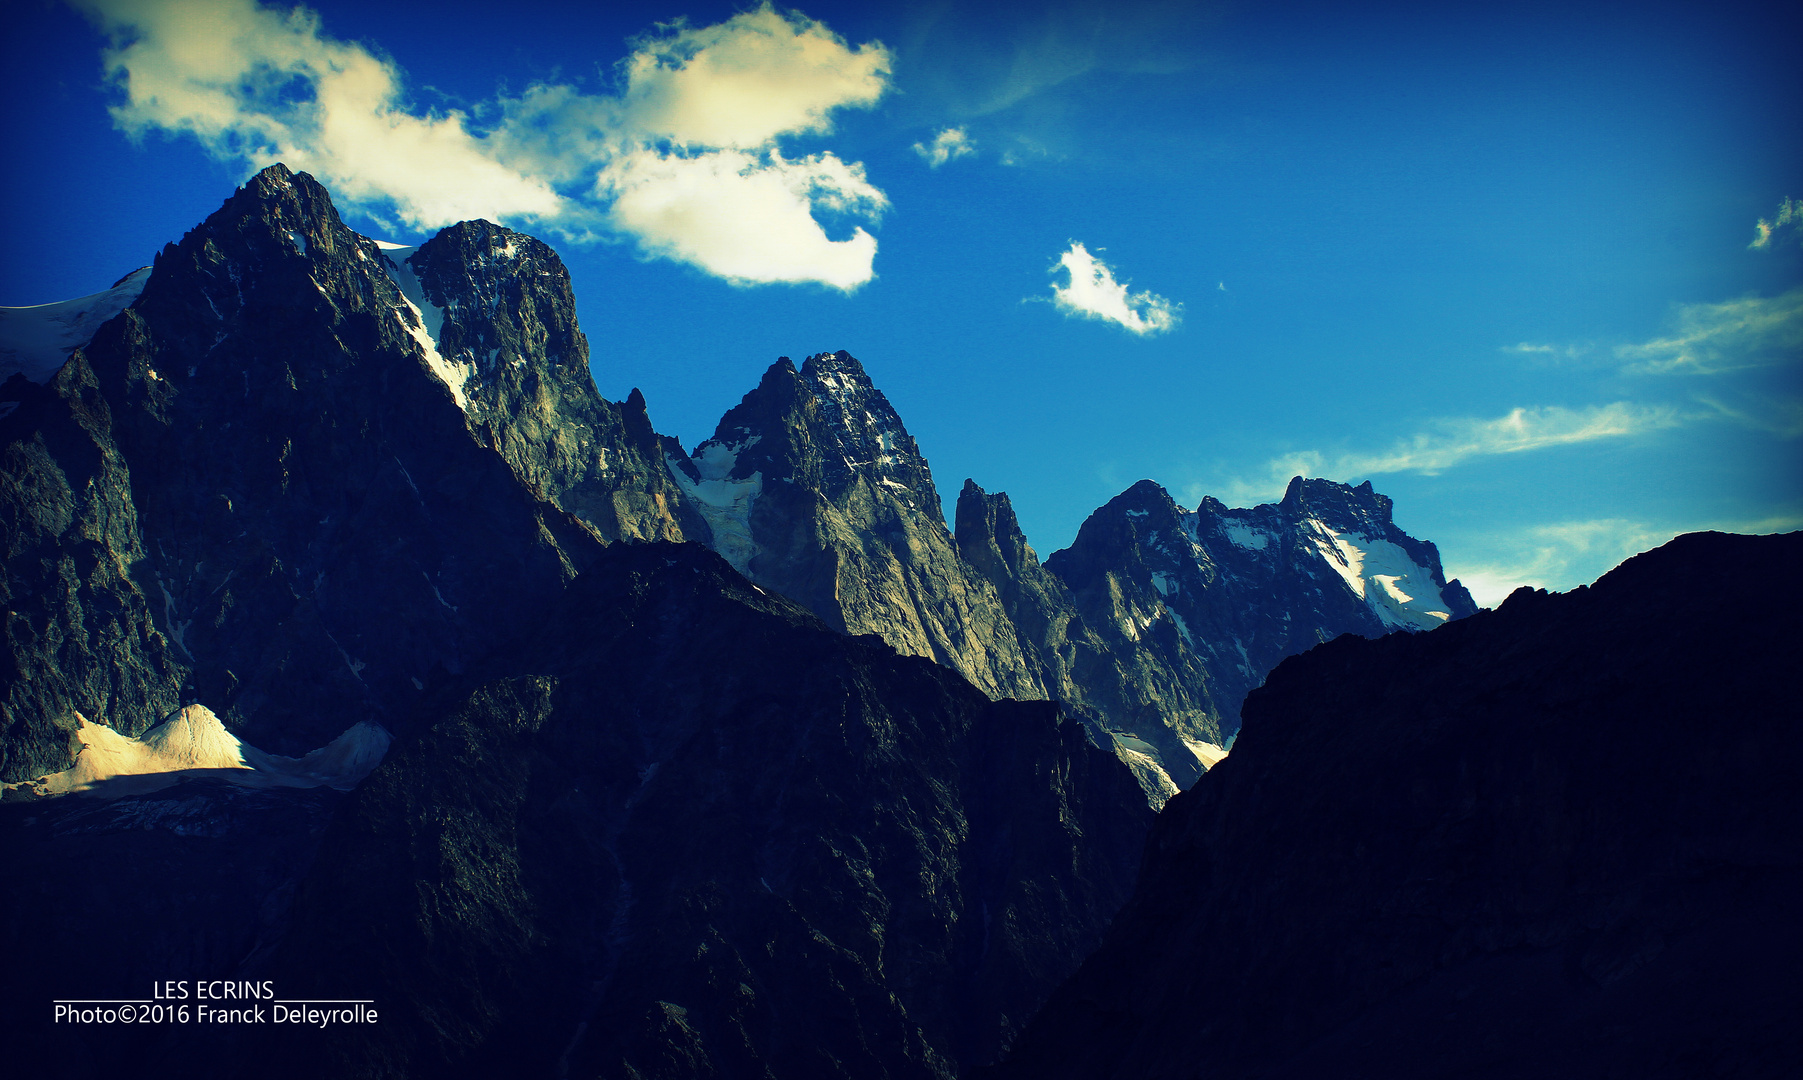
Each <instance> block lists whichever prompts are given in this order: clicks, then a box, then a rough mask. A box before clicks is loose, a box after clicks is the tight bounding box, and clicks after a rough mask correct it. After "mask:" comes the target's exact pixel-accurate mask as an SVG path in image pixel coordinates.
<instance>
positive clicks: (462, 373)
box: [376, 240, 476, 413]
mask: <svg viewBox="0 0 1803 1080" xmlns="http://www.w3.org/2000/svg"><path fill="white" fill-rule="evenodd" d="M376 246H377V247H379V248H381V249H382V252H383V254H384V255H385V256H386V258H384V260H383V266H384V267H385V268H386V269H387V270H388V276H389V278H390V279H392V280H393V281H394V284H395V287H396V288H398V289H400V290H401V300H402V302H404V303H405V304H406V305H407V309H408V310H407V312H405V313H403V312H402V311H400V310H399V309H396V311H395V313H394V317H395V318H396V319H397V320H399V322H400V324H401V327H402V329H404V330H406V331H407V333H409V334H411V335H412V336H413V340H414V341H417V342H419V347H420V349H421V351H422V352H424V353H425V357H426V366H427V367H429V368H431V369H432V374H434V375H437V376H438V377H439V379H440V380H441V381H443V382H444V384H445V386H446V387H448V388H449V389H450V391H451V396H452V397H453V398H456V399H457V407H458V408H459V409H462V410H463V411H464V412H466V413H467V412H469V408H470V407H469V400H468V399H467V398H466V397H464V393H463V388H464V387H465V386H466V385H468V383H469V381H470V379H472V378H474V377H475V374H476V365H474V364H472V363H470V362H468V361H466V360H460V361H455V362H453V361H450V360H446V359H445V358H444V357H443V356H441V355H439V352H438V342H439V340H440V337H441V335H442V334H443V332H444V309H443V308H441V307H438V306H436V305H434V304H433V303H432V302H431V301H430V300H427V299H426V290H425V287H424V286H422V285H421V284H420V283H419V275H418V274H415V273H414V272H413V266H412V264H410V263H409V262H408V260H409V259H411V258H413V256H414V253H415V252H417V251H419V248H417V247H407V246H406V245H404V244H390V243H388V242H386V241H383V240H377V241H376ZM409 313H410V314H412V316H413V318H412V319H408V318H407V314H409Z"/></svg>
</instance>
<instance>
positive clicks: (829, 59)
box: [74, 0, 891, 290]
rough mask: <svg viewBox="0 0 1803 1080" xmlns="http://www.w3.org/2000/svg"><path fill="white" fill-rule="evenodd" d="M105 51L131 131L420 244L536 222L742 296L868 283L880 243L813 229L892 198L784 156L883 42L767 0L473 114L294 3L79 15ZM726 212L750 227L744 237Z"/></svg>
mask: <svg viewBox="0 0 1803 1080" xmlns="http://www.w3.org/2000/svg"><path fill="white" fill-rule="evenodd" d="M74 2H75V3H76V4H77V6H78V7H80V8H81V9H82V10H83V11H84V12H85V13H86V14H87V16H88V17H89V18H90V20H91V21H93V22H94V23H95V24H96V25H97V26H98V27H100V29H101V30H102V31H103V32H104V33H105V34H106V35H107V37H108V45H107V47H106V49H105V50H104V54H103V55H104V59H105V64H106V70H107V73H108V77H109V79H110V80H111V81H112V82H113V83H114V84H115V86H116V87H117V88H118V89H119V90H120V91H121V92H122V94H123V101H122V102H121V103H120V104H118V105H117V106H115V107H114V109H113V116H114V119H115V122H116V123H117V124H118V125H119V126H120V127H121V128H122V129H123V130H125V131H127V132H128V133H131V134H134V135H138V136H141V135H143V134H144V133H146V132H149V131H163V132H169V133H176V134H187V135H191V136H193V137H194V138H196V139H197V140H199V141H200V143H201V145H203V146H204V147H206V149H207V150H208V152H210V153H211V154H212V155H213V156H215V157H217V158H219V159H221V160H226V161H232V162H240V163H243V164H245V165H248V166H250V167H253V168H255V167H261V166H263V165H267V164H269V163H271V162H274V161H284V162H286V163H287V164H288V165H289V166H291V167H293V168H296V169H302V170H305V171H307V172H311V173H313V174H314V175H316V176H318V177H319V178H320V179H321V180H322V181H324V182H325V183H326V184H327V185H328V186H330V187H331V188H332V190H333V194H334V195H335V196H336V197H338V198H339V199H340V200H342V201H343V202H344V203H345V204H347V205H349V206H352V207H355V208H358V209H362V210H364V211H365V212H367V213H371V214H372V215H383V214H388V213H392V214H393V215H394V216H396V217H398V218H399V219H400V220H401V221H403V222H405V223H406V224H407V225H408V226H410V227H412V228H415V229H429V228H435V227H437V226H441V225H445V224H449V223H451V222H454V221H459V220H463V219H466V218H472V217H489V218H497V219H503V220H514V221H519V220H522V219H524V220H531V221H537V222H541V223H547V224H549V225H550V226H551V227H552V228H553V229H555V230H557V231H560V232H563V233H564V234H565V235H568V236H571V237H577V238H582V237H592V236H593V235H594V233H595V230H597V229H600V230H603V231H605V230H608V229H611V230H612V231H615V232H617V233H621V234H624V235H626V236H629V237H632V238H634V239H636V240H637V241H638V242H639V243H640V245H641V247H642V249H643V250H644V251H645V252H646V253H647V254H649V255H652V256H657V257H666V258H672V259H679V260H683V261H687V262H690V263H692V264H694V265H696V266H698V267H700V268H701V269H703V270H705V271H707V272H709V273H713V274H718V275H720V276H721V277H724V278H726V279H727V280H729V281H732V282H734V283H736V284H752V283H763V282H798V281H817V282H822V283H825V284H828V285H831V286H834V287H836V288H840V289H845V290H850V289H854V288H856V287H857V286H858V285H860V284H862V283H864V282H866V281H868V280H870V278H871V277H872V275H873V259H874V257H875V253H876V241H875V239H874V238H873V237H872V236H871V235H870V234H869V233H868V232H867V231H866V230H865V229H863V228H862V227H858V228H856V229H855V230H853V231H852V233H851V235H850V236H849V237H847V238H845V239H839V240H834V239H830V238H829V237H828V236H827V234H826V232H825V230H824V229H823V228H822V226H821V225H820V223H819V221H818V220H817V214H825V215H850V216H852V217H855V218H859V219H861V220H863V221H866V222H868V221H870V220H873V219H874V218H875V217H876V216H877V215H879V214H880V213H881V211H882V210H883V209H884V208H885V207H886V206H887V205H888V200H887V199H886V198H885V197H884V195H883V193H882V192H880V191H878V190H877V189H876V188H875V187H873V186H872V185H871V184H870V182H869V181H868V179H867V178H866V177H865V176H864V173H863V169H862V167H861V166H860V165H858V164H856V163H848V162H843V161H841V160H840V159H839V158H837V157H836V156H834V155H833V154H831V153H830V152H828V153H817V154H814V155H811V156H809V157H806V158H802V159H799V160H790V159H788V158H785V157H784V156H783V154H782V153H781V150H780V144H781V140H783V139H784V138H786V137H790V136H794V135H800V134H815V135H819V134H824V133H828V132H830V131H831V129H832V116H833V113H834V112H835V111H836V110H839V109H845V108H865V107H869V106H870V105H873V104H874V103H876V101H877V100H879V99H880V98H881V97H882V96H883V95H884V94H885V93H886V92H887V90H888V88H889V85H890V83H889V76H890V68H891V58H890V54H889V52H888V50H887V49H886V48H885V47H884V46H883V45H882V44H881V43H880V42H870V43H866V44H864V45H861V46H857V47H853V46H851V45H849V44H847V43H846V42H845V40H844V39H842V38H841V37H839V36H838V35H837V34H835V33H833V32H832V31H831V30H830V29H828V28H827V27H826V26H825V25H824V24H821V23H818V22H815V21H813V20H810V19H808V18H807V17H806V16H803V15H800V14H799V13H793V12H778V11H777V10H776V9H774V8H773V7H771V6H770V5H769V4H768V3H765V4H764V5H762V6H760V7H758V8H756V9H754V10H751V11H744V12H740V13H739V14H737V15H734V16H733V17H732V18H730V19H727V20H726V21H724V22H721V23H718V24H716V25H712V26H705V27H691V26H689V25H688V24H687V23H685V22H682V21H680V20H679V21H677V22H673V23H666V24H662V25H660V26H658V27H657V28H656V30H655V31H653V32H651V33H649V34H646V35H644V36H643V37H641V38H639V39H637V40H635V41H634V42H633V43H632V52H631V54H630V55H629V56H628V57H627V58H626V59H625V60H624V61H622V62H621V63H620V64H619V65H618V72H619V78H620V84H621V85H620V89H619V92H618V93H614V94H585V93H583V92H582V91H580V90H579V89H578V88H576V87H574V86H571V85H568V84H539V85H535V86H532V87H530V88H528V89H527V90H526V91H525V92H524V93H522V94H520V95H518V96H514V97H503V98H497V99H496V100H495V101H493V102H490V103H487V104H485V105H484V106H483V107H482V108H481V109H479V110H477V111H478V112H479V113H481V114H482V115H484V116H494V117H498V120H496V121H495V122H493V123H491V124H488V125H487V126H486V128H484V127H483V126H482V125H480V124H478V122H477V121H476V120H475V119H474V118H473V117H472V115H471V114H469V113H465V112H462V111H458V110H446V111H435V110H431V109H420V108H417V107H415V106H413V105H412V104H411V103H410V102H409V100H408V98H407V95H406V89H405V79H404V76H403V75H402V73H401V72H400V70H399V69H398V68H397V67H396V66H395V65H394V64H393V63H392V61H390V60H388V59H386V58H383V57H380V56H378V55H376V54H374V53H372V52H371V51H370V50H368V49H366V48H365V47H363V46H362V45H359V44H355V43H349V42H342V41H337V40H334V39H332V38H330V37H328V36H327V35H326V34H325V33H324V32H323V30H322V28H321V24H320V20H319V17H318V16H317V15H316V14H314V13H313V12H311V11H309V10H307V9H306V8H295V9H293V10H292V11H283V10H279V9H276V8H273V7H265V6H263V5H261V4H259V3H258V2H257V0H167V2H163V3H143V2H138V0H74ZM741 214H755V215H758V220H757V221H755V222H748V221H746V220H743V219H742V218H741V217H740V215H741Z"/></svg>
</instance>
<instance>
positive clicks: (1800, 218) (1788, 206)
mask: <svg viewBox="0 0 1803 1080" xmlns="http://www.w3.org/2000/svg"><path fill="white" fill-rule="evenodd" d="M1798 227H1803V202H1798V201H1797V200H1796V199H1788V198H1787V199H1785V200H1784V201H1783V202H1781V203H1779V204H1778V212H1777V213H1776V214H1773V215H1772V220H1770V221H1767V220H1766V219H1765V218H1760V219H1759V220H1758V221H1756V222H1754V223H1753V242H1752V243H1751V244H1748V245H1747V246H1748V247H1750V248H1763V247H1770V246H1771V245H1772V238H1773V237H1775V236H1777V235H1778V234H1779V233H1780V232H1781V231H1782V232H1788V233H1789V234H1790V235H1792V236H1795V235H1796V234H1797V228H1798Z"/></svg>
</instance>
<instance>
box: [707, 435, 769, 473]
mask: <svg viewBox="0 0 1803 1080" xmlns="http://www.w3.org/2000/svg"><path fill="white" fill-rule="evenodd" d="M763 438H764V437H763V436H762V435H753V436H752V437H751V438H749V439H746V440H745V441H744V442H740V443H727V442H723V441H721V440H719V439H709V440H708V441H707V442H704V443H702V444H701V445H700V446H698V447H696V448H695V456H694V457H693V458H690V459H689V460H691V461H693V462H694V463H695V468H696V469H698V470H700V472H701V479H702V480H704V481H705V480H725V479H727V478H728V477H730V476H731V475H732V470H733V466H735V465H737V464H738V463H739V455H740V454H742V453H744V452H745V451H747V450H749V449H751V448H752V447H754V446H756V445H757V444H758V443H759V442H760V441H761V440H762V439H763Z"/></svg>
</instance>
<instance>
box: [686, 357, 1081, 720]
mask: <svg viewBox="0 0 1803 1080" xmlns="http://www.w3.org/2000/svg"><path fill="white" fill-rule="evenodd" d="M671 470H672V474H673V475H674V476H676V477H677V479H678V482H680V483H682V484H684V487H685V490H686V491H687V493H688V494H689V495H690V496H691V497H692V498H694V499H695V500H697V501H698V502H699V503H700V504H701V508H702V512H703V514H704V515H705V516H707V518H708V520H709V524H710V525H711V526H712V528H713V531H714V537H715V541H714V545H713V546H714V548H715V549H716V550H717V551H719V552H720V553H721V554H722V555H724V556H725V557H726V559H727V561H728V562H730V563H732V564H733V566H734V567H735V568H736V569H738V570H740V571H741V572H743V573H744V574H745V575H746V576H748V577H750V578H751V580H753V581H755V582H757V583H759V584H760V585H763V586H765V587H767V588H771V589H774V590H776V591H777V592H780V593H782V594H783V595H784V596H787V597H790V598H791V599H793V600H795V601H796V602H798V603H800V604H801V605H803V606H804V607H806V608H808V610H810V611H813V612H814V613H815V614H817V615H819V616H820V617H821V618H822V619H825V620H826V622H827V624H828V625H829V626H832V627H834V628H837V629H843V630H845V631H846V632H847V633H852V634H876V635H878V636H879V637H881V638H882V639H883V640H884V641H887V642H888V643H889V644H890V645H892V646H894V647H895V648H896V649H897V650H899V651H901V652H903V653H906V654H909V655H913V656H925V657H930V658H932V659H934V660H937V661H938V662H940V663H941V664H944V665H945V666H946V667H949V668H951V669H952V670H954V671H957V672H959V673H960V674H962V675H963V676H964V677H965V678H968V679H969V680H970V681H971V682H973V683H975V684H976V685H977V686H978V687H980V688H982V689H983V690H985V691H986V692H988V693H989V694H991V695H992V696H996V697H1017V698H1037V699H1042V700H1043V699H1045V698H1046V697H1047V696H1048V694H1047V692H1046V688H1045V686H1044V684H1043V683H1042V682H1041V680H1040V679H1039V677H1038V672H1037V670H1036V669H1035V667H1034V666H1032V665H1030V664H1029V663H1028V660H1027V658H1026V657H1025V656H1023V654H1022V653H1021V650H1020V645H1019V642H1018V641H1017V639H1016V637H1015V635H1014V633H1013V628H1012V626H1011V625H1010V624H1009V622H1008V618H1007V616H1006V614H1005V613H1004V612H1003V611H1002V610H1001V608H1000V606H999V604H998V603H997V600H996V596H995V593H994V589H993V588H991V587H989V586H988V584H987V583H986V582H985V581H983V580H982V579H981V578H980V577H976V576H974V575H972V574H970V573H969V572H968V571H967V569H966V567H965V566H964V564H963V563H962V562H961V561H960V560H959V558H958V551H957V548H956V546H955V545H954V544H953V541H952V535H951V532H950V530H949V529H947V528H946V524H945V518H944V515H943V514H942V513H941V511H940V509H939V494H938V491H937V489H935V487H934V486H933V476H932V471H931V470H930V469H929V468H928V467H927V462H926V459H925V458H924V457H922V456H921V454H920V449H919V447H918V446H916V445H915V442H914V439H913V437H912V436H910V435H909V434H908V431H907V428H906V427H905V426H903V424H902V421H901V418H900V417H899V416H897V415H896V414H895V410H894V409H893V408H892V407H891V406H890V405H889V402H888V399H887V398H885V397H884V396H883V394H882V392H881V391H879V390H877V389H876V387H875V386H873V385H872V384H871V381H870V378H869V376H868V375H866V374H865V372H864V369H863V367H862V365H860V364H859V363H858V362H857V361H856V360H855V359H853V358H852V357H851V356H850V355H848V354H846V353H843V352H841V353H834V354H821V355H819V356H814V357H809V358H808V359H807V361H806V362H804V363H803V364H802V366H801V368H800V370H796V368H795V367H794V366H793V365H791V364H790V363H789V362H788V360H787V359H783V360H780V361H778V362H777V363H776V364H775V365H773V366H772V367H771V368H770V369H769V370H768V371H767V372H765V374H764V377H763V379H762V380H761V381H760V382H759V384H758V386H757V388H756V389H755V390H753V391H752V392H751V393H749V394H747V395H745V399H744V401H742V402H741V403H740V404H739V405H738V406H736V407H735V408H733V409H732V410H731V411H730V412H728V413H727V414H726V415H725V416H724V417H723V418H722V419H721V421H720V424H719V427H718V428H717V429H716V431H715V433H714V437H713V438H711V439H709V440H707V441H706V442H704V443H702V444H701V445H700V446H698V447H697V448H696V449H695V452H694V454H693V456H692V460H689V459H675V458H673V459H672V460H671Z"/></svg>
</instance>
